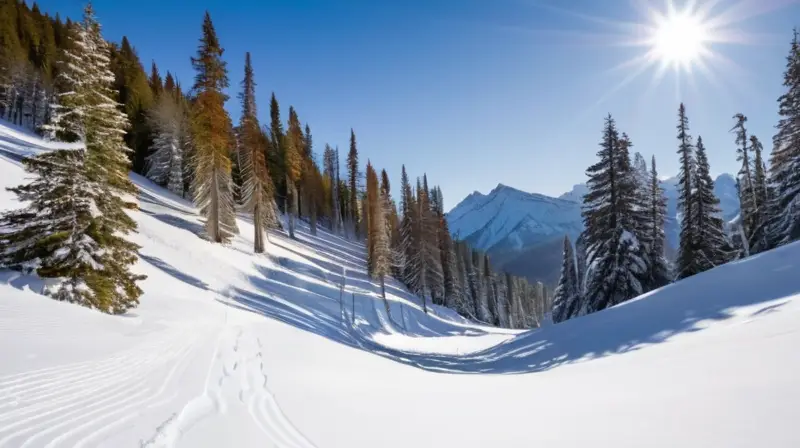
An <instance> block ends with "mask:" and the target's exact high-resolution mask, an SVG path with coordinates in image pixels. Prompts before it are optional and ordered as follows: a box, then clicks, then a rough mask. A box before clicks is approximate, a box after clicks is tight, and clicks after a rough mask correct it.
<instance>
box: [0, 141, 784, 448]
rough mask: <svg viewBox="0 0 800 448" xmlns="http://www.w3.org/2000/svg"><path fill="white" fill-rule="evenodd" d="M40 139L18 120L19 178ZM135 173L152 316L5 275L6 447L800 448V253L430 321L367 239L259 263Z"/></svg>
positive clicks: (330, 240)
mask: <svg viewBox="0 0 800 448" xmlns="http://www.w3.org/2000/svg"><path fill="white" fill-rule="evenodd" d="M26 142H27V143H26ZM28 147H33V149H32V150H31V149H25V148H28ZM40 149H42V150H44V149H48V145H45V144H41V143H39V142H38V141H37V140H36V139H35V137H32V136H29V135H25V134H24V133H22V132H19V131H17V130H14V129H12V128H10V127H8V126H0V187H7V186H13V185H17V184H19V183H20V182H22V181H23V179H24V178H25V176H26V175H25V173H24V172H23V171H22V169H21V167H20V165H19V162H18V161H17V159H18V156H17V154H19V153H20V152H21V151H24V152H26V153H27V152H28V151H35V150H40ZM134 180H135V181H136V183H137V184H138V185H139V186H140V187H141V204H140V205H141V211H140V212H136V213H134V216H135V218H136V220H137V222H138V223H139V233H138V234H137V235H135V236H134V240H135V241H136V242H137V243H139V244H140V245H141V246H142V250H141V256H142V257H141V261H140V263H139V264H138V265H137V267H136V269H137V271H139V272H141V273H144V274H146V275H148V279H147V280H146V281H144V282H143V284H142V286H143V289H144V291H145V294H144V296H143V297H142V300H141V305H140V306H139V307H138V308H136V309H135V310H132V311H131V312H130V313H128V314H127V315H125V316H106V315H102V314H100V313H97V312H94V311H91V310H87V309H84V308H81V307H78V306H73V305H69V304H65V303H58V302H55V301H53V300H50V299H48V298H45V297H42V296H41V295H39V294H38V293H37V291H38V290H40V287H41V285H40V282H39V281H38V280H36V279H35V278H30V277H20V276H18V275H17V274H16V273H13V272H9V271H1V270H0V447H15V448H16V447H45V446H46V447H55V446H64V447H86V446H104V447H114V448H116V447H121V448H124V447H144V446H146V447H172V446H177V447H218V446H231V447H237V448H239V447H243V448H246V447H319V448H326V447H369V448H373V447H487V446H492V447H531V446H546V447H564V446H566V447H579V446H580V447H582V446H609V447H637V448H638V447H643V446H646V447H675V446H682V447H767V446H769V447H796V446H800V432H798V431H796V430H795V428H794V427H793V425H794V424H795V422H796V421H798V418H800V409H799V408H798V406H797V403H798V402H800V354H799V353H798V349H797V347H798V346H800V333H798V329H800V302H798V301H797V300H796V298H795V294H797V293H798V292H800V277H799V276H798V275H797V272H798V268H800V266H799V265H798V260H800V246H799V245H792V246H788V247H785V248H782V249H779V250H776V251H773V252H770V253H767V254H763V255H760V256H756V257H752V258H750V259H747V260H745V261H741V262H738V263H734V264H731V265H727V266H723V267H721V268H718V269H715V270H713V271H711V272H708V273H706V274H703V275H700V276H697V277H695V278H692V279H689V280H687V281H684V282H681V283H680V284H675V285H671V286H669V287H666V288H664V289H662V290H660V291H657V292H655V293H652V294H650V295H649V296H648V297H643V298H641V299H639V300H636V301H633V302H629V303H627V304H624V305H622V306H618V307H615V308H613V309H610V310H607V311H605V312H601V313H597V314H595V315H592V316H586V317H583V318H580V319H576V320H573V321H569V322H567V323H564V324H559V325H556V326H552V327H548V328H545V329H542V330H537V331H531V332H526V333H519V332H514V331H507V330H496V329H491V328H485V327H481V326H479V325H475V324H472V323H470V322H467V321H465V320H464V319H462V318H460V317H458V316H457V315H455V314H454V313H452V312H450V311H449V310H446V309H442V308H438V307H434V309H433V312H432V313H431V314H429V315H425V314H424V313H423V312H422V309H421V305H420V303H419V301H418V299H416V298H414V297H412V296H411V295H409V294H408V293H407V292H406V291H405V290H404V289H403V288H402V286H400V285H399V284H398V283H396V282H390V284H389V287H388V288H387V292H388V298H389V301H390V304H391V312H390V315H387V313H386V312H385V308H384V304H383V302H382V300H381V299H380V297H379V294H378V291H379V287H378V286H377V285H376V284H375V283H374V282H372V281H371V280H370V279H369V278H368V276H367V275H366V273H365V271H364V266H363V251H364V248H363V246H361V245H357V244H354V243H351V242H348V241H346V240H343V239H341V238H338V237H336V236H333V235H330V234H326V233H324V232H322V233H321V234H320V235H319V236H318V237H313V236H310V235H308V234H307V233H306V232H301V233H300V235H299V241H292V240H289V239H288V238H286V236H285V235H283V234H279V233H272V234H271V235H270V244H269V247H268V251H269V256H254V255H253V254H252V250H251V243H250V233H251V231H252V227H251V225H250V224H249V223H248V221H247V220H246V219H240V220H239V226H240V229H241V236H240V237H238V238H237V239H236V240H235V241H234V243H233V244H232V245H231V246H229V247H223V246H219V245H214V244H210V243H208V242H206V241H204V240H202V239H200V238H199V237H198V236H197V233H198V232H200V230H201V223H200V221H199V220H198V217H197V214H196V213H195V210H194V209H193V208H192V207H191V205H190V204H188V203H187V202H185V201H184V200H182V199H180V198H178V197H175V196H172V195H170V194H169V193H167V192H165V191H164V190H162V189H160V188H158V187H157V186H155V185H153V184H151V183H150V182H148V181H146V180H144V179H142V178H140V177H137V176H134ZM18 205H19V204H18V203H17V202H16V201H15V199H14V197H13V196H12V195H11V194H10V193H8V192H6V191H4V190H0V210H3V209H8V208H12V207H17V206H18ZM343 281H344V291H343V293H341V294H340V287H341V285H342V282H343ZM354 311H355V312H354ZM390 316H391V317H390Z"/></svg>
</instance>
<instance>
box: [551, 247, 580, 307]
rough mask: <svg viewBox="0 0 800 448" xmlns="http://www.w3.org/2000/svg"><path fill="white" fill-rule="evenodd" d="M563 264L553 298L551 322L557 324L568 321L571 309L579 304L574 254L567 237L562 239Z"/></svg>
mask: <svg viewBox="0 0 800 448" xmlns="http://www.w3.org/2000/svg"><path fill="white" fill-rule="evenodd" d="M563 258H564V259H563V262H562V263H561V277H559V280H558V286H557V287H556V290H555V294H554V296H553V322H555V323H559V322H563V321H565V320H567V319H569V318H570V317H571V316H572V315H573V312H572V309H573V308H575V307H576V305H577V304H578V303H579V302H580V297H579V295H578V288H577V278H578V274H577V271H576V270H575V254H574V253H573V251H572V243H571V242H570V241H569V236H565V237H564V252H563Z"/></svg>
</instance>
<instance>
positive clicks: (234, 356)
mask: <svg viewBox="0 0 800 448" xmlns="http://www.w3.org/2000/svg"><path fill="white" fill-rule="evenodd" d="M262 348H263V342H262V341H261V338H260V337H258V336H256V335H255V334H253V332H252V331H251V330H250V329H248V328H246V327H245V326H229V327H226V328H225V329H223V330H222V331H221V332H220V333H219V335H218V338H217V341H216V348H215V350H214V354H213V356H212V359H211V362H210V364H209V368H208V373H207V377H206V384H205V388H204V390H203V392H202V393H201V394H200V395H198V396H197V397H195V398H194V399H192V400H191V401H190V402H189V403H187V404H186V406H184V407H183V409H181V410H180V411H179V412H178V413H175V414H173V416H172V417H170V418H169V419H167V420H166V421H165V422H164V423H162V424H161V425H160V426H159V427H158V428H157V430H156V433H155V435H153V437H151V438H150V439H149V440H147V441H143V442H142V443H141V447H142V448H145V447H147V448H151V447H152V448H156V447H158V448H167V447H175V446H179V445H180V442H181V440H182V439H183V438H184V436H185V435H186V434H187V433H189V432H191V431H192V430H193V429H194V428H195V427H196V426H197V425H198V424H200V423H201V422H202V421H203V420H205V419H209V418H212V417H214V416H218V415H224V414H226V413H228V412H229V410H230V408H232V407H234V406H241V407H244V408H246V412H247V414H248V415H249V416H250V418H251V419H252V423H253V424H254V425H256V426H257V427H258V429H259V430H260V431H261V432H262V433H263V435H264V436H265V437H266V440H265V441H268V442H270V443H271V445H269V446H275V447H281V448H316V447H315V445H314V444H313V443H311V442H310V441H309V440H308V439H306V437H305V436H304V435H303V434H302V433H301V432H300V431H299V430H297V428H295V427H294V425H292V423H291V422H290V421H289V420H288V419H287V418H286V416H285V415H284V414H283V411H282V410H281V408H280V405H279V404H278V402H277V400H276V399H275V396H274V394H273V393H272V391H270V389H269V387H268V381H269V376H268V374H267V370H266V362H265V359H264V355H263V352H262Z"/></svg>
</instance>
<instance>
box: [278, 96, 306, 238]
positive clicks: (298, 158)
mask: <svg viewBox="0 0 800 448" xmlns="http://www.w3.org/2000/svg"><path fill="white" fill-rule="evenodd" d="M304 147H305V142H304V140H303V128H302V127H301V125H300V119H299V118H298V117H297V112H295V110H294V108H293V107H289V125H288V129H287V131H286V135H285V136H284V144H283V166H284V168H285V171H286V194H287V202H288V204H287V205H288V207H287V209H286V214H287V215H288V217H289V237H290V238H295V234H294V230H295V220H296V219H297V216H298V213H299V210H298V209H299V205H300V203H299V200H300V198H299V192H298V190H297V183H298V182H299V181H300V176H301V174H302V168H303V159H302V151H303V148H304Z"/></svg>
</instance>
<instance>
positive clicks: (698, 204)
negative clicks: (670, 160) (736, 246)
mask: <svg viewBox="0 0 800 448" xmlns="http://www.w3.org/2000/svg"><path fill="white" fill-rule="evenodd" d="M694 179H695V182H694V184H695V191H694V194H693V195H692V218H691V219H692V221H694V222H695V229H696V232H697V233H696V235H695V257H696V259H697V261H696V266H697V269H698V272H704V271H707V270H709V269H711V268H713V267H715V266H719V265H720V264H723V263H725V262H727V261H728V260H729V259H730V253H731V252H732V249H731V248H730V244H729V242H728V238H727V236H726V234H725V230H724V228H723V222H722V218H720V213H721V210H720V208H719V199H717V197H716V196H715V195H714V180H713V179H711V174H710V168H709V164H708V157H707V156H706V149H705V146H703V139H702V138H700V137H697V171H696V173H695V175H694Z"/></svg>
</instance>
